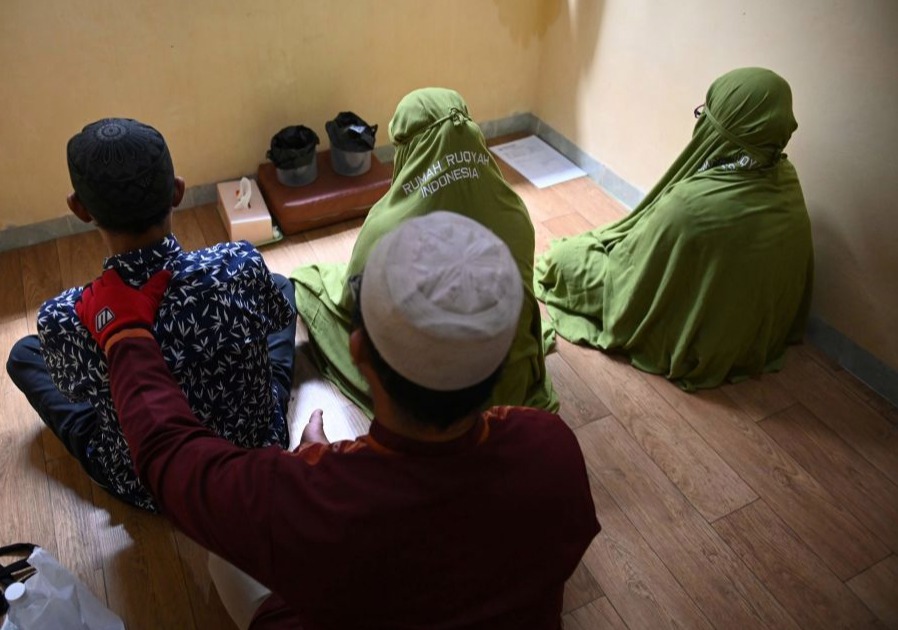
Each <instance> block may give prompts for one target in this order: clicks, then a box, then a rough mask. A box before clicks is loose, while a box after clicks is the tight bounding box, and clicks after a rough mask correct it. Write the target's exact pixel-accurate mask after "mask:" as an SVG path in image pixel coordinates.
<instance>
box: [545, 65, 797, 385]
mask: <svg viewBox="0 0 898 630" xmlns="http://www.w3.org/2000/svg"><path fill="white" fill-rule="evenodd" d="M796 127H797V124H796V122H795V118H794V116H793V114H792V92H791V89H790V88H789V85H788V83H786V81H785V80H783V79H782V78H781V77H780V76H778V75H777V74H775V73H774V72H771V71H770V70H766V69H762V68H742V69H738V70H734V71H732V72H729V73H727V74H725V75H723V76H722V77H720V78H719V79H717V80H716V81H714V83H713V84H712V85H711V87H710V89H709V90H708V94H707V96H706V99H705V104H704V107H703V109H702V110H701V114H700V115H699V119H698V122H697V123H696V125H695V130H694V132H693V136H692V139H691V141H690V142H689V144H688V145H687V147H686V149H685V150H684V151H683V152H682V153H681V154H680V156H679V157H678V158H677V159H676V161H675V162H674V164H673V165H672V166H671V167H670V168H669V169H668V171H667V173H665V174H664V176H663V177H662V178H661V180H660V181H659V182H658V183H657V184H656V185H655V186H654V188H652V190H651V191H649V193H648V195H646V197H645V199H644V200H643V201H642V202H641V203H640V204H639V205H638V206H637V207H636V209H635V210H634V211H633V212H632V213H630V214H629V215H628V216H626V217H624V218H623V219H621V220H620V221H617V222H615V223H612V224H610V225H608V226H606V227H603V228H599V229H597V230H593V231H591V232H587V233H585V234H581V235H579V236H576V237H573V238H568V239H562V240H560V241H558V242H556V243H554V244H553V246H552V247H551V249H550V250H549V251H548V252H547V253H546V254H545V255H544V256H542V257H540V259H539V260H538V261H537V265H536V288H537V294H538V295H539V296H540V298H541V299H543V300H544V301H545V302H546V305H547V307H548V310H549V313H550V315H551V316H552V318H553V320H554V323H555V326H556V330H557V332H558V333H559V334H561V335H562V336H563V337H565V338H567V339H570V340H572V341H576V342H578V343H586V344H590V345H593V346H596V347H599V348H602V349H605V350H621V351H624V352H626V353H627V354H628V355H629V356H630V359H631V361H632V363H633V364H634V365H635V366H637V367H639V368H640V369H643V370H646V371H648V372H653V373H657V374H664V375H666V376H667V377H669V378H671V379H673V380H675V381H677V382H678V383H679V384H680V385H681V386H682V387H684V388H685V389H694V388H698V387H713V386H716V385H719V384H720V383H721V382H723V381H724V380H726V379H730V380H738V379H740V378H744V377H746V376H748V375H752V374H757V373H760V372H762V371H765V370H773V369H777V368H778V367H779V365H780V361H781V359H782V356H783V352H784V349H785V345H786V343H787V342H791V341H797V340H799V339H800V338H801V335H802V333H803V330H804V325H805V322H806V319H807V315H808V310H809V306H810V296H811V285H812V273H813V249H812V245H811V234H810V223H809V219H808V214H807V209H806V207H805V203H804V197H803V195H802V192H801V186H800V184H799V182H798V177H797V175H796V173H795V169H794V168H793V166H792V164H791V163H790V162H789V161H788V159H786V155H785V154H784V153H783V150H784V149H785V147H786V144H787V143H788V141H789V138H790V137H791V135H792V132H793V131H795V129H796Z"/></svg>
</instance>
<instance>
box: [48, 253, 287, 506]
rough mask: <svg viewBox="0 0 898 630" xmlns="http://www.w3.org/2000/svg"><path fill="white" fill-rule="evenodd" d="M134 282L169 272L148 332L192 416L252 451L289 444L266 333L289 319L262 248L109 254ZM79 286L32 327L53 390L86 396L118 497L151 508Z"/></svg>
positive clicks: (99, 454) (96, 443) (98, 455)
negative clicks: (84, 317) (79, 306)
mask: <svg viewBox="0 0 898 630" xmlns="http://www.w3.org/2000/svg"><path fill="white" fill-rule="evenodd" d="M103 267H104V269H115V270H116V271H118V273H119V275H120V276H121V277H122V279H123V280H124V281H125V282H126V283H129V284H131V285H132V286H137V285H141V284H143V283H144V282H146V281H147V279H148V278H149V277H150V276H151V275H153V274H154V273H155V272H157V271H159V270H160V269H168V270H170V271H171V272H172V279H171V282H170V284H169V287H168V290H167V292H166V294H165V296H164V297H163V299H162V303H161V304H160V307H159V314H158V316H157V318H156V324H155V330H154V334H155V337H156V340H157V341H158V342H159V345H160V347H161V348H162V353H163V356H164V357H165V361H166V363H168V367H169V368H170V369H171V371H172V373H173V374H174V376H175V379H176V380H177V381H178V383H180V385H181V389H183V390H184V393H185V394H186V395H187V398H188V400H189V401H190V405H191V407H192V408H193V411H194V413H195V414H196V415H197V417H198V418H199V419H200V420H202V421H203V423H204V424H205V425H206V426H208V427H209V428H210V429H212V430H213V431H215V432H216V433H217V434H219V435H221V436H222V437H224V438H227V439H228V440H230V441H231V442H233V443H235V444H237V445H239V446H243V447H247V448H255V447H262V446H268V445H270V444H279V445H280V446H282V447H286V446H287V441H288V436H287V427H286V421H285V418H284V410H283V409H281V408H280V406H279V405H278V404H277V395H276V391H275V388H274V387H275V386H274V383H273V382H272V373H271V365H270V362H269V357H268V345H267V339H266V337H267V336H268V335H269V334H271V333H273V332H276V331H278V330H282V329H283V328H284V327H286V326H287V325H288V324H289V323H290V321H291V318H293V317H294V316H295V314H294V312H293V309H292V307H291V306H290V304H289V303H288V302H287V300H286V298H285V297H284V296H283V295H282V294H281V292H280V290H279V289H278V287H277V285H275V284H274V280H273V279H272V277H271V274H270V272H269V271H268V268H267V267H266V266H265V262H264V261H263V259H262V256H261V255H260V254H259V252H258V251H257V250H256V249H255V248H254V247H253V246H252V245H250V244H249V243H246V242H240V243H222V244H219V245H215V246H213V247H209V248H206V249H201V250H197V251H192V252H184V251H182V250H181V246H180V245H179V244H178V241H177V239H175V237H174V236H172V235H169V236H167V237H165V238H164V239H163V240H162V241H160V242H159V243H158V244H156V245H154V246H152V247H146V248H143V249H139V250H134V251H131V252H127V253H125V254H119V255H116V256H112V257H110V258H108V259H106V261H105V263H104V264H103ZM81 290H82V289H81V287H75V288H72V289H68V290H66V291H64V292H63V293H62V294H61V295H59V296H58V297H56V298H53V299H51V300H48V301H47V302H45V303H44V304H43V306H42V307H41V309H40V312H39V314H38V320H37V327H38V334H39V335H40V340H41V348H42V352H43V356H44V360H45V361H46V363H47V368H48V369H49V371H50V376H51V377H52V379H53V382H54V383H55V384H56V387H57V388H58V389H59V390H60V391H61V392H62V393H63V394H64V395H65V396H66V397H68V398H69V399H70V400H72V401H89V402H90V403H91V404H92V405H93V407H94V409H95V410H96V412H97V416H98V426H97V430H96V431H95V432H94V435H93V438H92V440H91V446H90V450H89V452H88V457H89V458H91V459H92V460H93V461H94V462H96V463H98V464H99V466H100V468H101V469H102V470H103V471H104V472H105V473H106V476H107V478H108V479H109V482H110V484H111V486H112V488H110V489H111V490H112V491H113V492H114V493H115V494H117V495H120V496H122V497H123V498H125V499H126V500H128V501H130V502H131V503H133V504H135V505H138V506H140V507H143V508H145V509H149V510H155V509H156V506H155V503H154V501H153V499H152V497H151V496H150V494H149V492H148V491H147V490H146V489H145V488H144V487H143V485H142V484H141V483H140V481H139V480H138V479H137V475H136V474H135V472H134V466H133V464H132V462H131V456H130V453H129V451H128V445H127V443H126V442H125V438H124V436H123V435H122V431H121V428H120V427H119V423H118V418H117V416H116V412H115V408H114V406H113V404H112V399H111V396H110V392H109V377H108V374H107V364H106V357H105V356H104V354H103V352H102V351H101V350H100V347H99V346H98V345H97V344H96V342H95V341H94V340H93V339H92V338H91V336H90V333H89V332H88V331H87V329H86V328H85V327H84V326H83V325H82V324H81V322H80V320H79V319H78V316H77V315H76V314H75V308H74V304H75V301H76V300H77V299H78V297H79V296H80V295H81Z"/></svg>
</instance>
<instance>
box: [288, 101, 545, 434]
mask: <svg viewBox="0 0 898 630" xmlns="http://www.w3.org/2000/svg"><path fill="white" fill-rule="evenodd" d="M390 139H391V141H392V142H393V144H394V145H395V148H396V156H395V158H394V162H393V181H392V183H391V185H390V189H389V191H387V193H386V194H385V195H384V197H383V198H382V199H381V200H380V201H378V202H377V203H376V204H375V205H374V207H373V208H371V211H370V212H369V213H368V216H367V218H366V219H365V223H364V225H363V226H362V229H361V232H360V233H359V237H358V240H357V241H356V243H355V246H354V248H353V250H352V257H351V259H350V261H349V264H348V265H346V264H317V265H310V266H304V267H299V268H298V269H296V270H294V271H293V274H292V277H293V279H294V284H295V285H296V303H297V310H298V312H299V316H300V317H301V318H302V319H303V321H304V322H305V323H306V325H307V326H308V327H309V333H310V336H311V338H312V341H313V348H314V350H315V352H314V358H315V362H316V364H317V367H318V368H319V370H321V372H322V374H323V375H324V376H325V377H326V378H327V379H328V380H330V381H332V382H333V383H334V384H336V385H337V386H338V387H339V388H340V390H341V391H342V392H343V393H344V394H346V396H347V397H348V398H350V399H351V400H352V401H353V402H355V403H356V404H357V405H359V407H361V408H362V410H363V411H365V412H366V413H367V414H368V415H369V416H370V415H372V407H371V404H372V403H371V399H370V396H369V394H368V388H367V384H366V383H365V381H364V379H363V378H362V375H361V374H360V373H359V371H358V370H357V369H356V367H355V365H353V363H352V359H351V357H350V354H349V334H350V332H351V330H352V327H351V316H352V296H351V291H350V290H349V287H348V284H347V279H348V278H349V277H351V276H353V275H355V274H358V273H360V272H362V270H363V269H364V266H365V262H366V261H367V259H368V255H369V254H370V253H371V251H372V249H373V248H374V246H375V245H376V244H377V242H378V240H379V239H380V238H381V237H382V236H383V235H385V234H387V233H388V232H390V231H392V230H393V229H394V228H396V227H397V226H398V225H399V224H400V223H402V222H403V221H405V220H407V219H411V218H413V217H417V216H421V215H424V214H427V213H428V212H432V211H434V210H449V211H452V212H457V213H458V214H462V215H464V216H467V217H469V218H471V219H473V220H475V221H478V222H479V223H481V224H482V225H484V226H486V227H487V228H489V229H490V230H492V231H493V232H494V233H495V234H496V235H497V236H498V237H499V238H501V239H502V240H503V241H504V242H505V244H506V245H508V248H509V249H510V250H511V254H512V256H513V257H514V259H515V262H516V263H517V265H518V269H519V270H520V272H521V279H522V281H523V283H524V306H523V309H522V312H521V319H520V321H519V322H518V331H517V335H516V337H515V340H514V343H513V344H512V347H511V351H510V352H509V355H508V358H507V360H506V362H505V366H504V368H503V371H502V375H501V378H500V380H499V382H498V384H497V385H496V388H495V389H494V391H493V395H492V398H491V399H490V402H489V404H490V405H525V406H530V407H539V408H543V409H549V410H553V411H554V410H556V409H557V408H558V401H557V399H556V397H555V394H554V391H553V390H552V384H551V381H550V380H549V376H548V375H547V374H546V367H545V354H544V351H543V342H542V334H541V323H540V313H539V306H538V304H537V301H536V298H535V296H534V294H533V288H532V287H533V253H534V245H535V241H534V234H533V224H532V223H531V222H530V215H529V214H528V212H527V208H526V206H525V205H524V202H523V201H521V199H520V197H518V195H517V194H516V193H515V192H514V190H512V189H511V187H510V186H509V185H508V184H507V183H506V181H505V179H504V178H503V177H502V174H501V172H500V171H499V167H498V166H497V164H496V161H495V160H494V159H493V157H492V155H491V154H490V151H489V149H487V146H486V142H485V140H484V138H483V134H482V132H481V131H480V127H479V126H478V125H477V124H476V123H474V122H473V121H472V120H471V118H470V116H469V115H468V108H467V105H466V104H465V102H464V100H463V99H462V98H461V96H460V95H459V94H458V93H457V92H455V91H453V90H447V89H441V88H426V89H420V90H416V91H414V92H412V93H410V94H408V95H407V96H406V97H405V98H403V99H402V100H401V101H400V102H399V105H398V106H397V107H396V112H395V114H394V115H393V119H392V120H391V121H390ZM433 360H434V361H439V357H438V356H435V357H433Z"/></svg>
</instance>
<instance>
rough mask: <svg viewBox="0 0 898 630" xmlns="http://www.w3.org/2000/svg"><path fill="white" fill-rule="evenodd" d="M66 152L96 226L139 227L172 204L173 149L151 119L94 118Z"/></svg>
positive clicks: (80, 195) (77, 189)
mask: <svg viewBox="0 0 898 630" xmlns="http://www.w3.org/2000/svg"><path fill="white" fill-rule="evenodd" d="M66 153H67V157H68V162H69V176H70V177H71V178H72V186H73V187H74V189H75V192H76V193H77V194H78V198H79V199H80V200H81V203H83V204H84V206H85V207H86V208H87V210H88V212H90V214H91V216H93V218H94V219H95V220H96V222H97V223H98V224H99V225H100V226H102V227H105V228H108V229H111V230H123V231H140V230H143V229H146V228H147V227H149V225H152V224H153V223H155V222H157V221H159V220H161V219H162V218H164V216H165V215H166V214H167V213H168V212H169V210H171V206H172V196H173V195H174V189H175V173H174V168H173V166H172V161H171V155H170V154H169V152H168V146H166V144H165V138H163V137H162V134H161V133H159V132H158V131H156V130H155V129H153V128H152V127H150V126H149V125H145V124H143V123H141V122H139V121H136V120H131V119H129V118H104V119H103V120H98V121H97V122H95V123H91V124H89V125H87V126H86V127H85V128H84V129H82V130H81V133H79V134H77V135H76V136H74V137H73V138H72V139H71V140H69V144H68V147H67V150H66Z"/></svg>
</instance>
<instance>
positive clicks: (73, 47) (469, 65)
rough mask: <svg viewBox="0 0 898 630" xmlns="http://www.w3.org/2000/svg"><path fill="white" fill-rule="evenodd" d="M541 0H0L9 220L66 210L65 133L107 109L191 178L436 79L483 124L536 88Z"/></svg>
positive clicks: (0, 198)
mask: <svg viewBox="0 0 898 630" xmlns="http://www.w3.org/2000/svg"><path fill="white" fill-rule="evenodd" d="M544 11H545V6H544V4H543V2H542V0H493V1H492V2H485V1H483V0H456V1H454V2H452V3H450V4H443V3H436V2H422V1H419V0H391V1H390V2H382V1H380V0H327V1H319V0H263V1H258V0H191V1H189V2H181V1H179V0H129V1H128V2H121V1H119V0H2V2H0V68H2V74H3V76H2V78H0V112H2V113H3V115H2V116H0V176H2V185H0V229H2V228H7V227H11V226H15V225H25V224H31V223H35V222H38V221H42V220H45V219H50V218H55V217H59V216H64V215H65V214H66V213H67V212H68V210H67V208H66V206H65V195H66V194H68V192H69V188H70V184H69V181H68V174H67V170H66V164H65V144H66V142H67V140H68V139H69V137H71V136H72V135H73V134H74V133H76V132H77V131H79V130H80V129H81V127H82V126H83V125H84V124H86V123H88V122H91V121H93V120H96V119H98V118H101V117H104V116H130V117H134V118H139V119H141V120H143V121H145V122H148V123H150V124H152V125H154V126H156V127H157V128H158V129H159V130H160V131H162V133H163V134H164V135H165V136H166V138H167V139H168V141H169V144H170V146H171V151H172V155H173V157H174V162H175V167H176V169H177V170H178V172H179V174H181V175H182V176H184V177H185V178H186V179H187V182H188V185H198V184H205V183H211V182H215V181H221V180H224V179H229V178H232V177H234V176H236V175H241V174H245V173H249V172H253V171H254V170H255V168H256V166H257V165H258V164H259V163H260V162H261V161H264V159H265V150H266V149H267V148H268V143H269V140H270V138H271V136H272V135H273V134H274V133H275V132H277V131H278V129H280V128H281V127H284V126H286V125H290V124H305V125H306V126H308V127H311V128H313V129H315V130H316V132H317V133H318V135H319V137H321V139H322V147H321V148H324V147H326V146H327V134H326V133H325V130H324V124H325V122H326V121H327V120H330V119H332V118H333V117H334V116H335V115H336V114H337V113H338V112H340V111H344V110H352V111H355V112H356V113H357V114H359V115H360V116H362V117H363V118H365V119H366V120H367V121H368V122H370V123H378V124H380V126H381V129H380V132H379V133H378V143H379V144H386V143H387V142H388V137H387V123H388V122H389V119H390V116H391V114H392V112H393V108H394V107H395V105H396V103H397V102H398V100H399V99H400V98H401V97H402V96H403V95H404V94H405V93H407V92H408V91H410V90H411V89H414V88H417V87H423V86H427V85H444V86H447V87H454V88H455V89H457V90H459V91H460V92H461V93H462V94H463V95H464V96H465V97H466V98H467V100H468V102H469V105H470V108H471V111H472V113H473V114H474V116H475V117H476V118H477V119H478V120H489V119H494V118H502V117H505V116H509V115H511V114H513V113H518V112H529V111H530V110H531V109H532V106H533V103H534V102H535V100H536V75H537V70H538V65H539V54H540V33H539V30H540V29H543V30H544V29H545V25H546V24H547V22H548V20H547V18H546V17H545V16H544V15H543V12H544Z"/></svg>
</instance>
